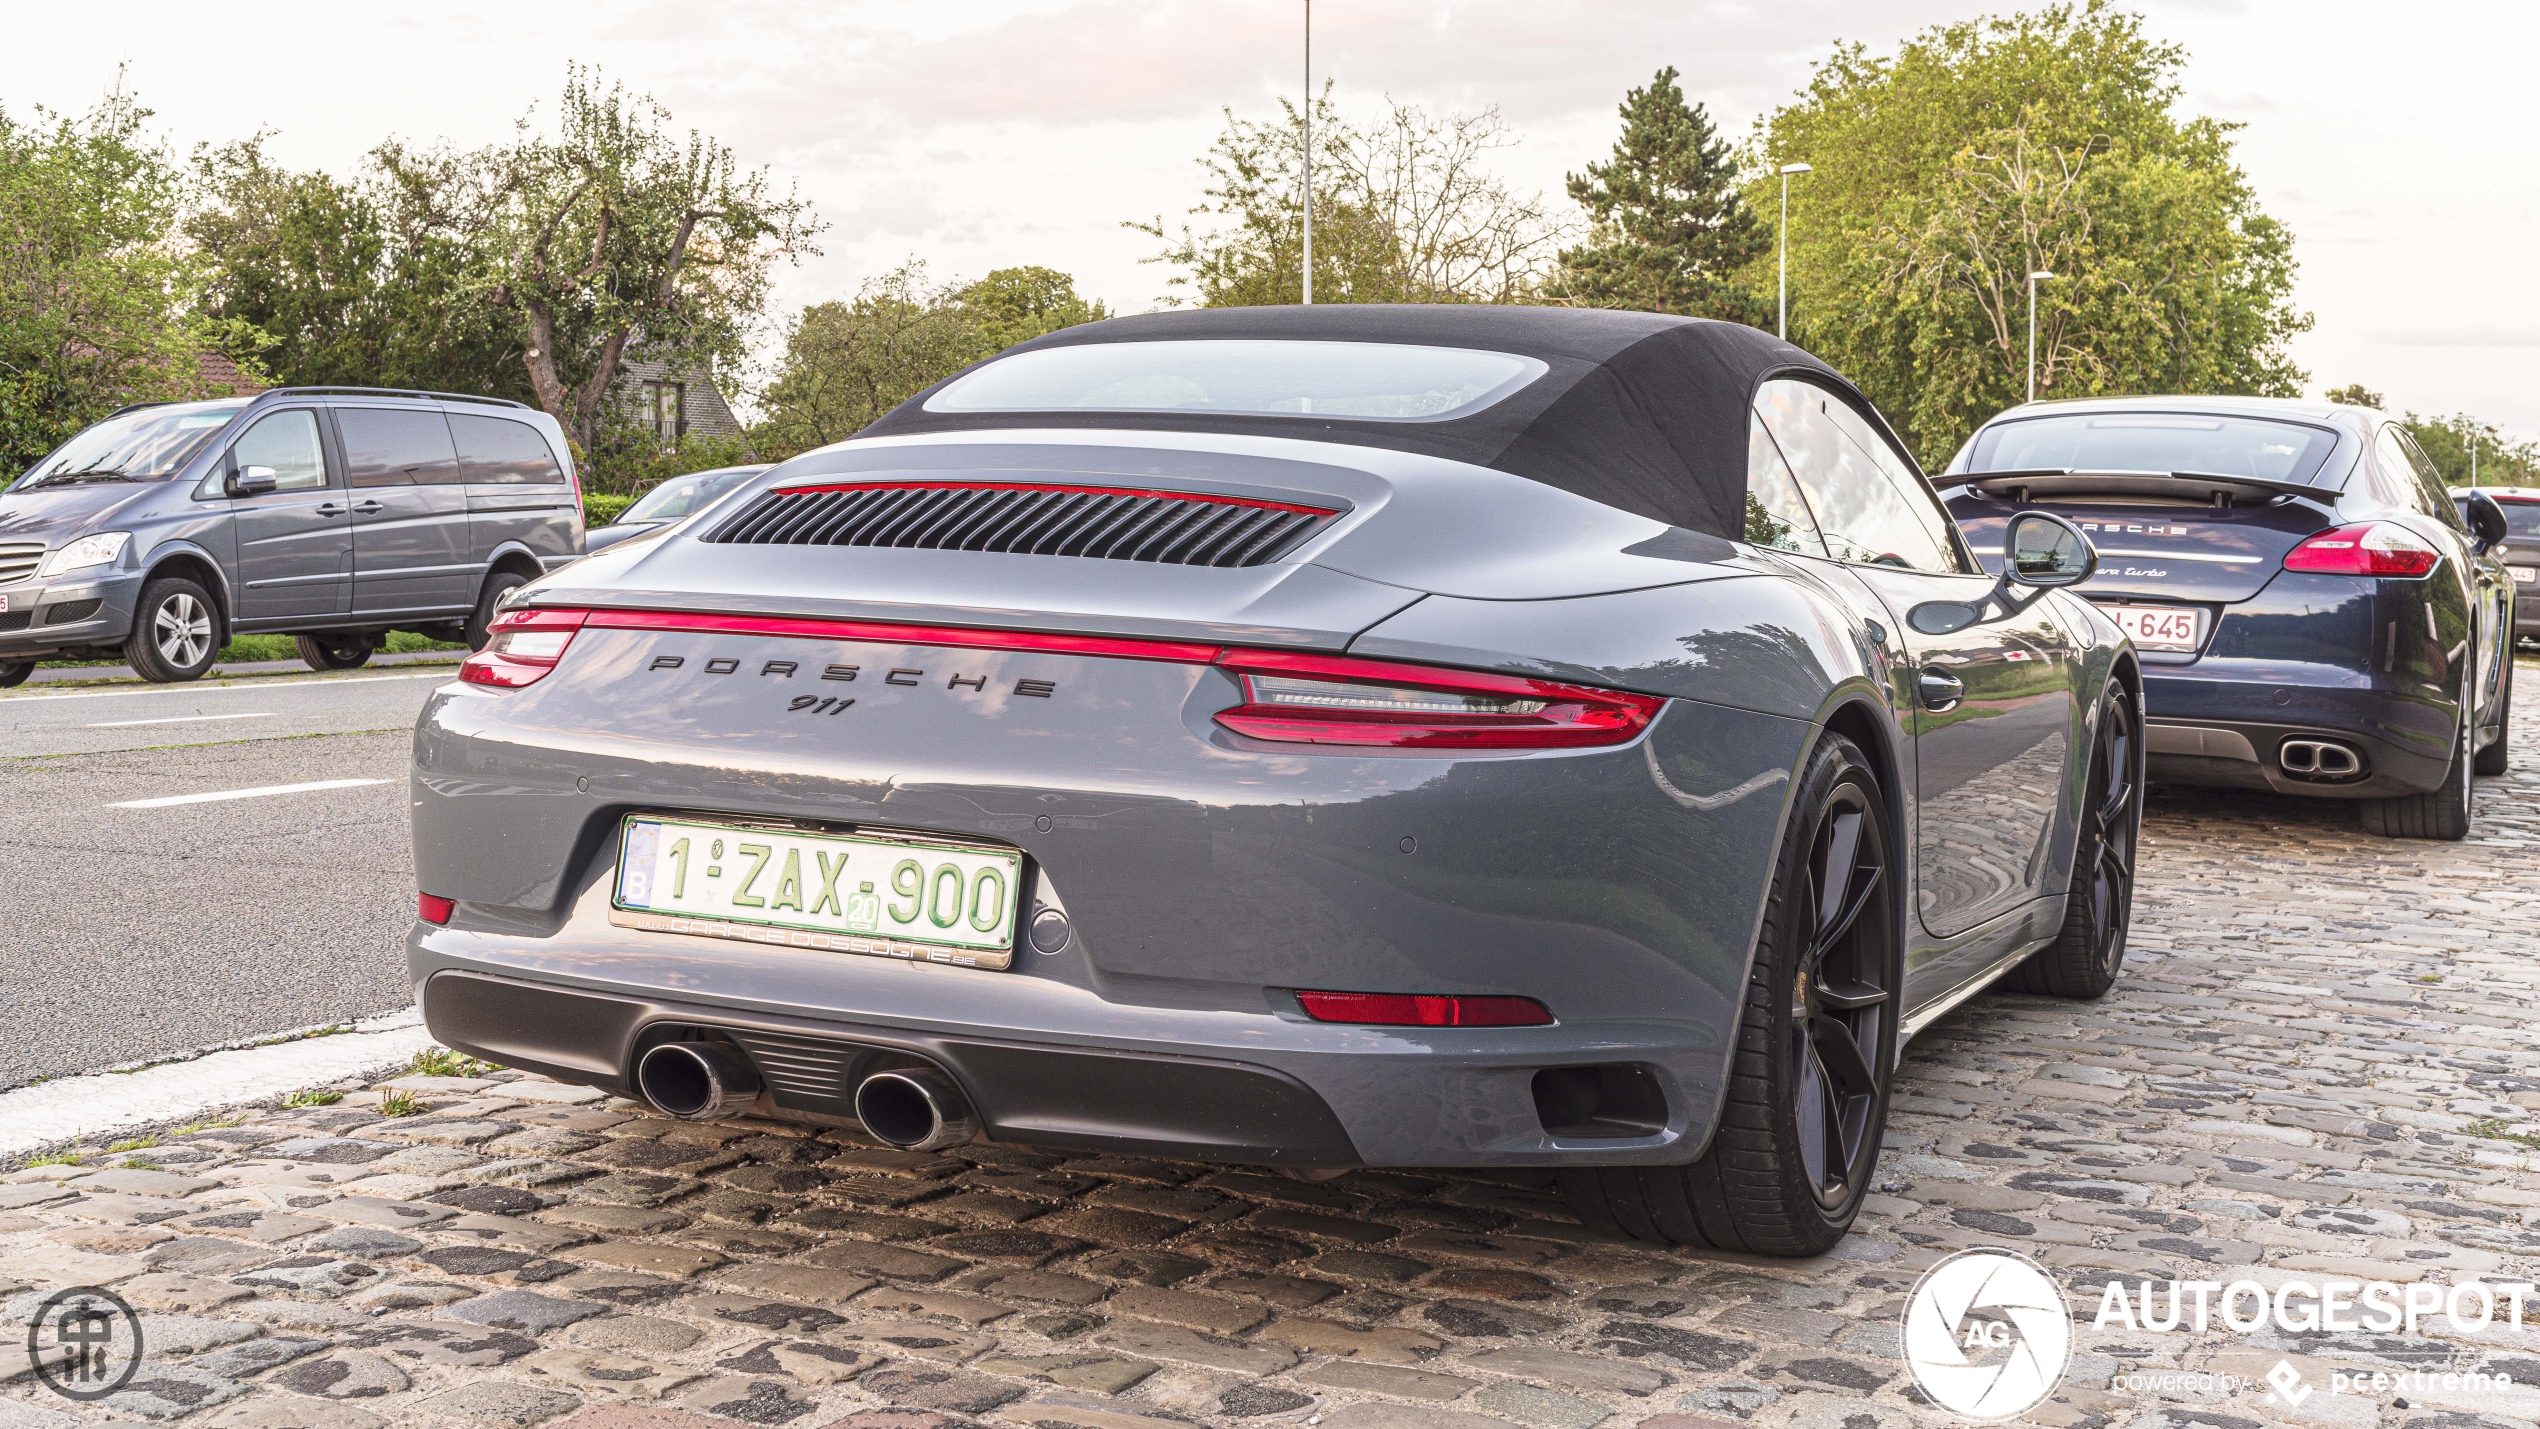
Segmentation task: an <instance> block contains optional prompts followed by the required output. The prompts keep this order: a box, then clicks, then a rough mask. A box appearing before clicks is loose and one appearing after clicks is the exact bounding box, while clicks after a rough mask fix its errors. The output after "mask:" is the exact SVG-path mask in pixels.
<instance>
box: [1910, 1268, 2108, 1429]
mask: <svg viewBox="0 0 2540 1429" xmlns="http://www.w3.org/2000/svg"><path fill="white" fill-rule="evenodd" d="M2072 1352H2073V1327H2072V1319H2071V1317H2070V1314H2069V1312H2067V1310H2066V1309H2065V1306H2064V1292H2063V1291H2062V1290H2061V1289H2060V1288H2058V1287H2057V1286H2056V1284H2055V1281H2054V1278H2053V1277H2051V1276H2049V1275H2048V1274H2047V1273H2046V1272H2045V1270H2043V1269H2042V1268H2040V1267H2039V1266H2038V1264H2037V1262H2035V1261H2033V1260H2030V1259H2029V1258H2028V1257H2027V1256H2024V1255H2020V1254H2017V1253H2015V1252H2012V1251H2007V1250H1963V1251H1960V1252H1958V1253H1957V1254H1956V1255H1953V1256H1951V1257H1949V1258H1948V1259H1947V1260H1944V1261H1942V1262H1941V1263H1940V1264H1938V1265H1935V1266H1933V1267H1932V1268H1931V1269H1929V1270H1927V1271H1925V1272H1923V1278H1922V1279H1921V1280H1919V1281H1917V1282H1916V1283H1915V1285H1914V1293H1913V1295H1912V1297H1911V1298H1909V1299H1907V1300H1906V1302H1905V1363H1906V1364H1907V1365H1909V1366H1911V1367H1912V1369H1913V1371H1914V1382H1915V1383H1916V1384H1919V1385H1921V1386H1922V1387H1923V1393H1925V1394H1927V1395H1930V1396H1931V1399H1932V1402H1933V1403H1935V1404H1937V1405H1939V1406H1940V1407H1941V1408H1943V1409H1948V1410H1954V1411H1956V1412H1957V1413H1959V1414H1963V1415H1965V1416H1966V1417H1968V1418H1970V1419H2008V1418H2010V1417H2012V1416H2013V1415H2015V1414H2019V1413H2022V1412H2024V1411H2026V1410H2027V1409H2028V1408H2029V1407H2030V1406H2031V1405H2034V1404H2035V1403H2037V1402H2038V1401H2039V1400H2041V1399H2044V1398H2045V1397H2046V1394H2047V1391H2049V1390H2051V1389H2053V1388H2054V1387H2055V1385H2056V1383H2057V1382H2058V1381H2060V1380H2061V1379H2063V1377H2064V1366H2065V1364H2066V1362H2068V1361H2069V1360H2070V1359H2071V1358H2072Z"/></svg>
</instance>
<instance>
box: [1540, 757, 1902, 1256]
mask: <svg viewBox="0 0 2540 1429" xmlns="http://www.w3.org/2000/svg"><path fill="white" fill-rule="evenodd" d="M1791 807H1792V808H1793V810H1794V811H1795V813H1794V817H1793V818H1792V819H1791V821H1790V828H1789V831H1788V832H1787V833H1786V834H1785V835H1784V837H1783V841H1782V847H1781V851H1780V855H1779V857H1778V858H1777V859H1776V860H1775V863H1774V868H1773V883H1772V889H1771V893H1770V896H1769V899H1768V902H1767V904H1766V907H1765V916H1764V925H1763V935H1762V937H1761V938H1760V939H1759V940H1758V941H1757V944H1756V948H1755V957H1754V961H1753V967H1752V970H1751V971H1750V972H1749V973H1748V975H1747V985H1746V997H1745V1006H1744V1008H1743V1013H1742V1015H1741V1016H1740V1017H1739V1019H1738V1028H1737V1044H1736V1046H1737V1052H1736V1057H1735V1060H1734V1061H1733V1062H1732V1064H1731V1066H1730V1073H1729V1090H1728V1096H1727V1098H1726V1101H1725V1102H1724V1104H1723V1105H1722V1107H1721V1112H1720V1123H1719V1126H1718V1127H1717V1128H1716V1129H1715V1130H1714V1131H1713V1133H1712V1136H1711V1144H1710V1146H1709V1147H1708V1148H1707V1149H1706V1150H1704V1152H1703V1153H1702V1156H1701V1158H1700V1159H1699V1160H1697V1161H1695V1162H1694V1163H1693V1164H1692V1165H1690V1166H1591V1167H1576V1168H1571V1169H1568V1170H1565V1171H1563V1172H1562V1173H1561V1183H1562V1190H1563V1191H1564V1193H1565V1194H1566V1195H1567V1196H1568V1197H1569V1201H1570V1205H1571V1207H1572V1209H1574V1210H1575V1211H1577V1212H1578V1214H1579V1217H1580V1218H1581V1219H1582V1220H1584V1221H1586V1222H1587V1223H1588V1224H1589V1225H1591V1226H1594V1227H1596V1228H1597V1229H1600V1230H1604V1231H1607V1232H1620V1233H1622V1234H1625V1235H1631V1236H1637V1237H1639V1238H1641V1239H1644V1240H1660V1241H1671V1242H1673V1243H1675V1244H1677V1245H1694V1246H1707V1247H1710V1248H1713V1249H1717V1250H1737V1251H1747V1252H1750V1253H1753V1254H1758V1255H1785V1256H1804V1255H1818V1254H1822V1253H1824V1252H1825V1251H1826V1250H1828V1249H1831V1248H1832V1247H1833V1246H1834V1244H1835V1243H1836V1242H1837V1241H1840V1240H1842V1239H1843V1236H1844V1232H1845V1231H1847V1230H1848V1229H1850V1228H1851V1225H1852V1219H1853V1217H1854V1216H1855V1215H1857V1214H1859V1212H1860V1209H1861V1200H1862V1197H1863V1196H1864V1195H1865V1194H1866V1193H1867V1192H1868V1190H1869V1187H1870V1178H1871V1175H1872V1173H1873V1172H1874V1171H1875V1170H1876V1168H1877V1165H1878V1153H1879V1138H1880V1136H1881V1134H1882V1133H1883V1132H1884V1131H1885V1129H1886V1126H1887V1102H1888V1083H1889V1080H1890V1077H1891V1069H1892V1067H1893V1064H1894V1062H1895V1059H1896V1034H1897V1017H1898V1011H1899V1008H1898V1003H1899V998H1898V997H1897V995H1896V992H1897V989H1898V986H1899V984H1900V982H1901V980H1902V979H1901V975H1900V969H1901V967H1902V963H1901V961H1900V956H1899V950H1900V949H1901V947H1902V945H1903V939H1902V933H1903V929H1902V927H1901V926H1900V925H1901V923H1902V920H1903V907H1904V905H1903V902H1902V900H1901V899H1900V898H1899V897H1898V896H1897V888H1896V885H1897V876H1896V868H1895V863H1894V860H1893V858H1892V856H1891V854H1890V852H1889V840H1888V826H1887V805H1886V802H1885V800H1884V798H1883V797H1882V796H1881V794H1880V790H1879V783H1878V775H1877V773H1876V771H1875V770H1873V769H1872V768H1871V767H1870V763H1869V761H1868V760H1867V759H1866V758H1864V757H1863V756H1862V753H1861V751H1860V749H1859V748H1858V747H1857V746H1855V745H1854V744H1853V743H1852V741H1850V740H1848V739H1845V738H1844V737H1842V736H1841V735H1838V734H1832V733H1829V734H1828V735H1826V736H1825V738H1824V739H1823V740H1822V741H1820V743H1819V744H1818V747H1817V749H1816V751H1815V753H1813V754H1811V755H1810V756H1809V759H1808V764H1807V768H1806V770H1805V772H1804V773H1803V774H1802V775H1801V777H1800V781H1799V792H1798V795H1797V797H1796V798H1795V799H1794V800H1793V802H1792V806H1791ZM1838 871H1839V872H1838ZM1830 874H1832V875H1834V876H1830ZM1838 878H1839V881H1840V885H1841V887H1840V891H1839V893H1838V895H1837V896H1836V897H1835V898H1834V899H1833V900H1828V899H1826V898H1825V897H1823V896H1822V894H1821V893H1820V889H1821V888H1822V887H1824V886H1825V885H1826V884H1827V883H1831V882H1836V881H1838ZM1829 901H1832V902H1833V903H1834V904H1835V908H1834V911H1833V912H1832V913H1831V914H1828V913H1826V912H1824V911H1823V909H1824V907H1825V905H1826V903H1827V902H1829Z"/></svg>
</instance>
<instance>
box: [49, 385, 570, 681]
mask: <svg viewBox="0 0 2540 1429" xmlns="http://www.w3.org/2000/svg"><path fill="white" fill-rule="evenodd" d="M582 535H583V531H582V502H581V496H580V491H579V487H578V484H577V482H576V480H575V478H574V473H573V465H572V456H571V453H570V449H569V448H568V447H567V446H566V445H565V441H564V432H563V430H562V429H561V428H560V427H558V426H557V424H556V421H555V419H554V418H553V417H550V416H548V415H547V414H546V413H544V412H541V411H538V410H537V409H535V408H532V407H527V406H523V405H522V404H520V403H518V402H509V401H504V400H501V399H499V398H488V397H466V396H458V395H454V394H451V393H443V392H403V391H389V390H382V389H373V388H355V387H325V388H316V387H296V388H295V387H286V388H279V389H276V390H274V391H270V392H265V393H262V394H260V395H257V396H255V397H252V398H225V399H221V400H218V401H210V402H176V403H157V404H150V405H144V406H136V407H127V408H125V409H123V410H121V411H119V412H117V413H115V414H114V415H113V416H111V417H108V418H107V419H106V420H104V421H102V422H99V423H98V424H96V425H95V426H93V427H90V428H88V429H87V430H86V431H83V432H81V433H80V434H79V435H78V436H75V437H73V438H71V439H70V440H69V441H68V442H65V443H63V444H62V446H61V447H60V448H59V449H58V450H56V451H54V452H52V453H51V454H50V455H48V456H46V457H45V458H44V459H43V460H42V461H39V462H37V463H36V464H35V465H33V466H31V467H29V468H28V469H27V470H26V471H25V472H24V473H23V474H22V475H20V476H19V477H18V479H17V480H16V481H15V482H13V483H11V484H10V486H9V487H8V488H7V490H5V491H0V687H6V686H10V685H15V684H18V683H20V682H21V681H23V680H25V679H26V677H27V675H28V674H29V672H31V671H32V670H33V669H34V668H35V662H36V661H38V660H43V659H111V658H117V657H120V658H123V659H126V660H129V661H130V662H131V664H132V667H133V669H134V670H136V671H137V672H139V673H140V675H141V676H142V678H144V679H147V680H153V681H159V682H163V683H164V682H171V681H178V680H192V679H197V678H200V677H201V676H202V675H203V674H204V673H205V672H206V671H208V670H210V669H211V667H212V660H213V657H214V655H215V654H216V653H217V652H218V651H219V650H220V648H221V646H222V645H224V644H226V643H227V642H228V639H229V636H230V635H231V634H233V633H235V634H260V633H274V634H288V635H292V636H295V637H297V640H298V644H299V648H300V654H301V657H302V658H303V659H305V660H307V661H308V662H309V663H310V664H311V665H313V666H315V667H317V668H320V669H349V668H351V667H353V666H356V665H359V664H361V663H362V662H364V661H366V660H368V659H369V658H370V656H371V653H372V652H373V651H375V650H376V649H378V648H379V645H380V643H381V641H382V640H383V639H385V638H386V636H387V634H388V632H389V631H392V630H410V631H414V632H416V633H419V634H422V635H425V636H428V637H431V638H434V639H440V640H459V639H465V640H466V641H467V642H468V643H469V644H471V645H482V644H483V643H484V641H485V625H486V622H487V621H489V620H490V619H491V618H492V616H493V611H494V606H495V603H496V602H497V601H499V600H500V599H501V598H502V596H503V595H504V593H505V592H507V591H510V590H512V589H513V588H515V587H517V586H520V585H522V584H525V583H526V582H528V581H531V580H534V579H536V578H537V577H538V576H540V575H543V574H545V573H546V572H547V571H550V570H553V569H554V568H556V567H558V566H561V565H563V564H565V563H566V562H568V561H571V560H573V559H574V558H575V557H576V556H579V555H580V554H581V552H582Z"/></svg>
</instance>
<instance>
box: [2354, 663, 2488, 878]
mask: <svg viewBox="0 0 2540 1429" xmlns="http://www.w3.org/2000/svg"><path fill="white" fill-rule="evenodd" d="M2470 719H2471V715H2470V699H2469V692H2468V691H2467V690H2464V691H2462V699H2461V728H2460V733H2459V735H2458V737H2456V738H2455V739H2453V741H2452V763H2451V766H2450V767H2449V768H2448V769H2446V770H2444V772H2443V782H2442V784H2440V785H2439V786H2437V787H2436V788H2434V789H2432V790H2430V791H2428V792H2426V793H2423V794H2402V795H2400V796H2399V797H2397V798H2395V799H2366V800H2364V801H2363V804H2364V808H2363V818H2364V832H2365V833H2368V834H2377V835H2379V836H2380V837H2382V838H2386V839H2448V840H2451V841H2454V842H2458V841H2459V840H2461V839H2465V838H2468V837H2469V799H2470V752H2469V746H2470V741H2471V740H2473V739H2475V738H2477V736H2478V731H2477V727H2476V726H2474V725H2472V724H2471V723H2470Z"/></svg>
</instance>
